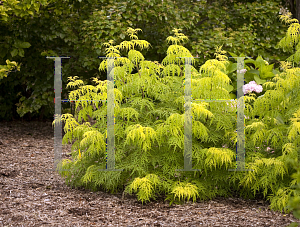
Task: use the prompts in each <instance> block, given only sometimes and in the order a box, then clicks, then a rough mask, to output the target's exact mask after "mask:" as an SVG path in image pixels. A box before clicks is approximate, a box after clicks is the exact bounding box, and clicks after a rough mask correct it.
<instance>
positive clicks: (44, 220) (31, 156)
mask: <svg viewBox="0 0 300 227" xmlns="http://www.w3.org/2000/svg"><path fill="white" fill-rule="evenodd" d="M0 129H1V130H0V226H39V227H40V226H126V227H129V226H189V227H192V226H214V227H216V226H222V227H224V226H244V227H246V226H260V227H263V226H280V227H283V226H288V225H289V224H290V223H291V222H297V221H298V222H300V221H299V220H298V219H296V218H294V217H293V215H292V214H286V215H285V214H284V213H280V212H274V211H271V210H270V209H269V208H268V204H267V203H266V202H264V201H253V200H243V199H240V198H227V199H225V198H216V199H213V200H212V201H204V202H203V201H197V202H196V203H194V204H193V203H191V202H189V203H187V204H184V205H172V206H171V207H170V206H169V204H168V203H167V202H164V201H163V199H161V200H159V201H153V202H150V203H148V204H144V205H142V204H141V202H138V201H137V199H136V196H135V195H133V196H129V195H127V196H125V198H124V199H122V193H119V194H115V195H112V194H108V193H105V192H90V191H88V190H84V189H72V188H69V187H68V186H66V185H65V183H64V179H62V178H61V177H60V175H58V173H56V172H50V171H46V170H47V169H50V168H52V166H53V158H54V150H53V143H54V140H53V136H54V131H53V128H52V126H51V122H2V123H0ZM63 152H64V153H68V152H70V146H66V147H63Z"/></svg>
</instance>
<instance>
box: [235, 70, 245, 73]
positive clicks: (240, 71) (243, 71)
mask: <svg viewBox="0 0 300 227" xmlns="http://www.w3.org/2000/svg"><path fill="white" fill-rule="evenodd" d="M237 72H238V73H245V72H247V69H241V70H237Z"/></svg>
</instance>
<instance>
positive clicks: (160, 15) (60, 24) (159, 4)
mask: <svg viewBox="0 0 300 227" xmlns="http://www.w3.org/2000/svg"><path fill="white" fill-rule="evenodd" d="M0 4H1V5H0V15H1V16H0V19H1V22H0V27H1V29H0V34H1V36H0V53H1V54H0V65H2V67H0V68H2V69H5V71H6V72H7V71H8V70H9V69H8V68H4V66H5V67H7V66H6V60H10V61H12V62H16V63H18V64H19V65H21V68H20V71H16V70H13V69H12V68H10V69H11V70H10V72H7V73H4V72H2V76H0V78H2V79H1V80H0V86H1V87H2V88H3V89H1V91H0V99H1V100H0V108H1V110H3V111H1V112H0V119H2V120H4V119H5V120H10V119H12V118H19V117H23V116H24V117H25V118H29V119H30V117H33V118H37V117H40V118H43V116H44V117H46V118H49V119H51V118H53V114H54V105H53V99H54V94H53V77H54V64H53V63H54V61H53V60H52V59H46V58H45V57H46V56H71V58H70V59H63V60H62V79H63V87H66V86H65V85H66V82H67V77H68V76H70V75H72V76H79V77H80V78H81V79H83V80H84V81H87V80H88V79H89V78H90V77H91V76H99V78H100V79H101V80H104V79H105V78H106V74H105V72H102V73H99V71H98V70H97V67H98V66H99V64H100V59H98V56H104V55H105V47H103V46H102V43H105V42H108V41H109V40H111V39H113V40H114V41H115V42H116V43H118V42H120V41H121V40H123V39H124V37H125V34H126V29H127V27H139V28H141V29H142V31H143V33H142V34H141V35H140V38H141V39H145V40H148V41H149V42H150V44H151V48H150V50H149V51H148V52H147V58H148V60H158V61H161V60H162V59H163V58H164V56H163V54H164V53H165V51H166V50H167V44H166V43H165V42H164V40H165V39H166V37H167V36H168V35H169V34H170V33H171V30H172V29H173V28H174V27H177V28H181V29H182V31H183V32H184V34H186V35H187V36H188V37H189V40H190V41H189V42H188V41H187V42H186V43H185V44H186V47H187V48H188V49H190V50H192V54H193V55H194V56H195V55H197V54H198V55H199V57H201V58H200V60H199V61H198V62H197V63H196V64H202V63H203V62H204V60H205V58H206V59H207V58H209V57H212V54H213V52H214V47H215V45H216V44H217V45H221V44H223V49H224V50H227V51H230V52H232V53H235V54H237V55H240V54H242V53H245V54H246V55H248V56H251V57H254V58H255V57H257V56H258V55H262V56H263V58H264V59H267V60H269V59H272V60H273V61H276V60H279V59H280V60H284V59H285V58H286V54H285V53H284V52H282V51H281V50H279V49H276V43H277V42H278V41H279V40H280V39H281V38H282V37H283V36H284V30H285V28H286V26H285V25H283V24H281V23H280V22H279V20H278V13H279V11H280V4H282V2H281V1H212V0H209V1H173V0H164V1H161V0H151V1H149V0H148V1H142V0H134V1H131V0H129V1H120V0H117V1H115V0H85V1H83V0H63V1H57V0H41V1H30V0H22V1H16V0H13V1H11V0H5V1H1V3H0ZM228 12H229V13H228ZM271 38H272V39H271ZM142 54H145V51H142ZM279 56H280V57H279ZM271 63H272V61H271ZM276 64H277V66H278V62H276ZM197 66H198V65H197ZM4 74H5V75H4ZM7 74H8V76H7ZM6 76H7V77H6ZM68 91H69V90H67V89H63V91H62V92H63V93H62V96H63V98H66V97H67V93H68ZM63 107H64V105H63Z"/></svg>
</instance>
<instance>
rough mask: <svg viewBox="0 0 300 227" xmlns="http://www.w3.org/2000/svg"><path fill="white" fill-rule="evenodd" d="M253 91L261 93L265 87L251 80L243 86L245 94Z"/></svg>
mask: <svg viewBox="0 0 300 227" xmlns="http://www.w3.org/2000/svg"><path fill="white" fill-rule="evenodd" d="M252 91H255V92H256V93H260V92H262V91H263V88H262V86H261V85H258V84H256V82H255V81H251V82H249V84H246V85H244V86H243V92H244V94H247V93H250V92H252Z"/></svg>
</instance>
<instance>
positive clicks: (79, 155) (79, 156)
mask: <svg viewBox="0 0 300 227" xmlns="http://www.w3.org/2000/svg"><path fill="white" fill-rule="evenodd" d="M80 158H81V153H80V149H79V154H78V159H80Z"/></svg>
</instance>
